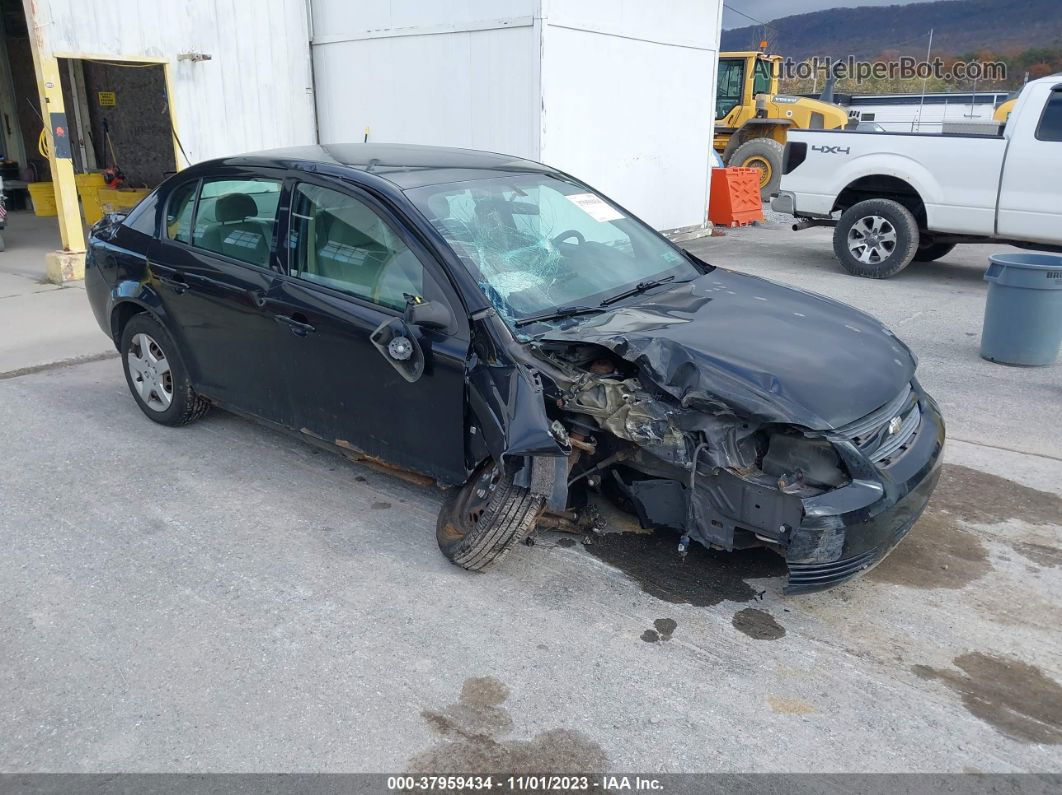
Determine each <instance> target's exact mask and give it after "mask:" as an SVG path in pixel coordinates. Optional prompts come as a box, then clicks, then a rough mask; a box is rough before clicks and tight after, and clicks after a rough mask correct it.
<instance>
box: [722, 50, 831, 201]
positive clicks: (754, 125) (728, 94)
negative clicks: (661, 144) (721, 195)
mask: <svg viewBox="0 0 1062 795" xmlns="http://www.w3.org/2000/svg"><path fill="white" fill-rule="evenodd" d="M781 65H782V56H780V55H767V54H766V53H763V52H756V51H752V52H724V53H721V54H720V56H719V81H718V86H717V89H716V99H715V140H714V141H713V146H714V147H715V150H716V151H717V152H719V153H720V154H721V155H722V158H723V163H724V164H726V165H728V166H743V167H746V168H755V169H759V171H760V193H761V195H762V196H763V198H765V199H766V198H768V197H770V196H771V195H772V194H774V193H777V192H778V185H779V183H780V182H781V180H782V153H783V151H784V150H785V139H786V132H787V131H788V130H790V129H797V130H833V129H837V128H843V127H844V126H845V125H846V124H847V123H848V114H847V113H846V112H845V110H844V108H841V107H839V106H837V105H834V104H832V103H830V102H825V101H823V100H822V99H807V98H805V97H795V96H790V95H787V94H779V93H778V76H779V74H780V73H781ZM832 85H833V81H832V80H830V81H828V83H827V88H826V90H825V91H824V92H823V94H824V98H826V97H828V96H829V95H831V94H832V93H833V88H832Z"/></svg>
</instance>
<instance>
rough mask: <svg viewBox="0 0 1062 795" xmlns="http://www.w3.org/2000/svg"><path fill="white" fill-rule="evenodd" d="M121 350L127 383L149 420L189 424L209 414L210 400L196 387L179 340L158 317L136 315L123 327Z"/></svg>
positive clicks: (144, 314) (167, 423) (165, 423)
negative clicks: (180, 348) (198, 393)
mask: <svg viewBox="0 0 1062 795" xmlns="http://www.w3.org/2000/svg"><path fill="white" fill-rule="evenodd" d="M119 350H120V351H121V354H122V369H123V370H124V371H125V382H126V384H128V386H129V391H130V392H131V393H132V395H133V399H134V400H135V401H136V404H137V405H138V406H139V407H140V410H141V411H142V412H144V414H145V415H146V416H147V417H148V418H149V419H151V420H153V421H154V422H157V423H159V424H160V425H187V424H188V423H189V422H194V421H195V420H197V419H199V418H200V417H202V416H203V415H204V414H206V413H207V410H208V409H209V408H210V402H209V401H208V400H206V399H205V398H202V397H200V396H199V395H197V394H196V393H195V390H193V389H192V384H191V381H189V379H188V370H187V368H185V366H184V359H182V358H181V352H180V351H179V350H178V349H177V343H175V342H174V341H173V338H172V337H171V336H170V334H169V332H168V331H166V329H165V327H163V325H162V324H161V323H159V322H158V321H157V320H156V319H155V318H154V317H152V316H151V315H149V314H147V313H146V312H141V313H140V314H138V315H133V317H131V318H130V319H129V322H128V323H126V324H125V328H124V329H122V338H121V343H120V344H119Z"/></svg>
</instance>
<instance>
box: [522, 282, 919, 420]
mask: <svg viewBox="0 0 1062 795" xmlns="http://www.w3.org/2000/svg"><path fill="white" fill-rule="evenodd" d="M542 339H544V340H555V341H558V342H585V343H595V344H597V345H602V346H604V347H606V348H608V349H609V350H611V351H612V352H613V353H615V354H616V355H618V356H620V357H621V358H623V359H625V360H627V361H629V362H631V363H633V364H636V365H637V366H638V367H639V369H640V371H641V372H642V374H643V376H644V377H645V378H647V379H648V380H649V381H651V382H653V383H654V384H656V385H657V386H658V387H660V388H661V389H663V390H664V391H666V392H667V393H669V394H671V395H672V396H673V397H675V398H676V399H678V400H679V401H680V402H681V403H682V405H687V406H697V405H698V404H701V405H711V404H718V402H719V401H720V400H722V401H723V402H725V403H727V404H728V405H729V406H731V407H732V408H734V409H735V410H738V411H740V412H742V413H744V414H745V415H747V416H749V417H750V418H753V419H757V420H760V421H764V422H786V423H792V424H794V425H800V426H803V427H805V428H809V429H812V430H832V429H836V428H839V427H841V426H843V425H846V424H848V423H850V422H852V421H854V420H856V419H859V418H860V417H863V416H865V415H867V414H869V413H870V412H872V411H874V410H875V409H877V408H880V407H881V406H883V405H885V404H886V403H887V402H889V400H891V399H893V398H894V397H896V395H897V393H899V392H900V391H901V390H902V389H903V387H904V385H905V384H907V383H909V382H910V381H911V379H912V377H913V376H914V371H915V359H914V356H913V355H912V354H911V352H910V350H909V349H908V348H907V346H906V345H904V344H903V343H902V342H900V341H899V340H898V339H896V337H895V336H893V334H892V332H890V331H889V330H888V329H887V328H885V327H884V326H883V325H882V324H881V322H880V321H877V320H875V319H874V318H872V317H870V316H869V315H867V314H865V313H863V312H860V311H859V310H857V309H854V308H852V307H850V306H848V305H846V304H842V303H839V302H837V301H833V300H831V299H829V298H825V297H823V296H819V295H814V294H812V293H807V292H804V291H802V290H795V289H792V288H789V287H784V286H782V285H780V284H775V283H774V282H770V281H767V280H765V279H760V278H758V277H755V276H748V275H745V274H741V273H736V272H734V271H728V270H725V269H722V268H716V269H715V270H713V271H711V272H710V273H707V274H705V275H704V276H701V277H698V278H697V279H695V280H693V281H691V282H686V283H683V284H679V285H676V286H674V287H672V288H671V289H668V290H666V291H664V292H660V293H656V294H654V295H651V296H647V297H645V298H644V299H643V300H641V301H639V302H637V303H635V304H630V305H626V306H623V307H619V308H616V309H613V310H610V311H608V312H606V313H603V314H601V315H596V316H593V317H591V318H590V319H589V320H586V321H584V322H582V323H580V324H579V325H578V326H575V327H572V328H570V329H566V330H563V331H553V332H548V333H546V334H545V335H543V337H542Z"/></svg>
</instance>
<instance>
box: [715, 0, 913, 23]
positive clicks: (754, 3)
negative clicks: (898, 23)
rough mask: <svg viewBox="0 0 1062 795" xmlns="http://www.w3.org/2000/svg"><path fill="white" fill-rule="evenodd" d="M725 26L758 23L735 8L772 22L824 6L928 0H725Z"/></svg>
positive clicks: (883, 4) (817, 9) (904, 2)
mask: <svg viewBox="0 0 1062 795" xmlns="http://www.w3.org/2000/svg"><path fill="white" fill-rule="evenodd" d="M724 1H725V3H726V6H724V7H723V27H724V28H743V27H745V25H754V24H756V23H755V22H753V21H752V20H751V19H748V18H746V17H743V16H741V15H740V14H736V13H734V10H732V9H736V10H737V11H741V12H743V13H745V14H748V15H749V16H750V17H755V18H756V19H759V20H762V21H763V22H770V21H771V20H772V19H778V18H779V17H788V16H792V15H794V14H808V13H811V12H812V11H822V9H824V8H855V7H856V6H889V5H907V4H908V3H914V2H920V3H924V2H926V0H724Z"/></svg>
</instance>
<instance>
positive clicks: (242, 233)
mask: <svg viewBox="0 0 1062 795" xmlns="http://www.w3.org/2000/svg"><path fill="white" fill-rule="evenodd" d="M279 203H280V183H279V182H277V181H276V180H270V179H206V180H203V188H202V190H201V191H200V195H199V208H198V209H197V210H196V213H195V225H194V227H193V229H192V244H193V245H195V246H198V247H199V248H204V249H206V250H208V251H213V252H215V253H218V254H224V255H225V256H227V257H232V258H233V259H238V260H240V261H241V262H246V263H247V264H248V265H256V266H258V267H260V268H267V267H269V252H270V249H271V244H272V240H273V235H274V231H275V228H276V218H277V205H278V204H279Z"/></svg>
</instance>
